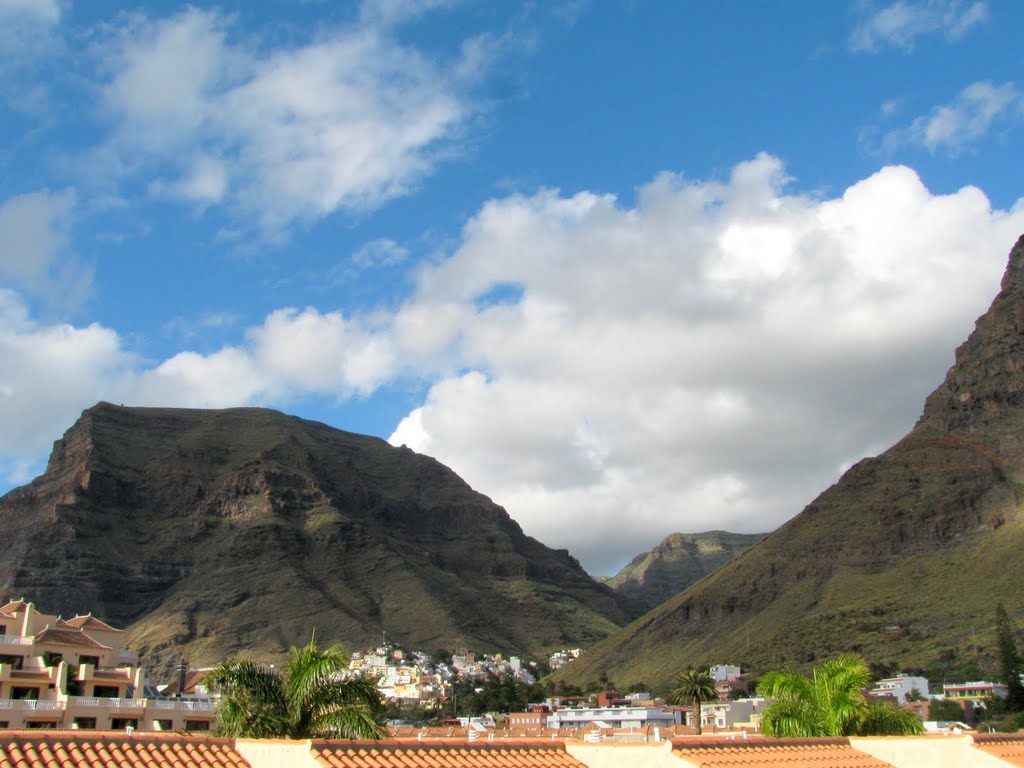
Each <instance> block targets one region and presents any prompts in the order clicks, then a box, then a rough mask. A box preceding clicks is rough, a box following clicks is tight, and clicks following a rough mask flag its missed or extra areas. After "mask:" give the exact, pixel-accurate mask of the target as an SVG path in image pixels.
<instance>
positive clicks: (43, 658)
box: [0, 600, 215, 731]
mask: <svg viewBox="0 0 1024 768" xmlns="http://www.w3.org/2000/svg"><path fill="white" fill-rule="evenodd" d="M138 662H139V657H138V654H137V653H135V652H134V651H130V650H128V649H126V648H124V632H123V631H122V630H120V629H116V628H115V627H112V626H110V625H109V624H107V623H106V622H104V621H101V620H100V619H97V618H96V617H94V616H92V615H85V616H75V617H74V618H72V619H67V620H64V619H62V618H60V617H59V616H52V615H49V614H45V613H42V612H40V611H38V610H37V609H36V607H35V605H34V604H33V603H31V602H26V601H25V600H15V601H12V602H9V603H7V604H6V605H4V606H3V607H2V608H0V728H78V729H90V730H92V729H100V730H103V729H117V730H120V729H124V728H127V727H131V728H134V729H142V730H192V731H199V730H209V729H210V728H211V727H212V726H213V723H214V710H215V708H214V705H213V703H212V702H210V701H208V700H207V701H185V700H174V699H149V698H146V696H145V694H144V691H145V678H144V675H143V670H142V668H141V667H140V666H139V663H138Z"/></svg>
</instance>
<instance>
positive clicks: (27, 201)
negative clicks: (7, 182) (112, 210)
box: [0, 190, 92, 307]
mask: <svg viewBox="0 0 1024 768" xmlns="http://www.w3.org/2000/svg"><path fill="white" fill-rule="evenodd" d="M74 205H75V194H74V192H72V191H71V190H64V191H62V192H50V191H48V190H43V191H40V192H31V193H28V194H24V195H16V196H14V197H10V198H8V199H7V200H5V201H3V203H0V277H2V278H3V279H4V281H5V282H6V283H7V285H9V286H11V287H14V288H18V289H20V290H22V291H23V292H25V293H26V294H28V295H30V296H33V297H35V298H40V299H43V300H44V301H46V302H48V303H54V304H55V303H58V302H59V303H60V304H61V305H62V306H64V307H74V306H77V305H78V304H79V303H80V302H81V301H82V300H83V299H84V298H86V297H87V296H88V294H89V291H90V286H91V281H92V274H91V271H90V270H89V269H88V268H86V267H85V266H84V265H81V264H80V263H79V262H78V261H77V259H76V258H75V256H74V254H73V252H72V251H71V244H70V226H71V215H72V211H73V209H74Z"/></svg>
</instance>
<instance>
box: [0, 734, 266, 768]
mask: <svg viewBox="0 0 1024 768" xmlns="http://www.w3.org/2000/svg"><path fill="white" fill-rule="evenodd" d="M165 766H166V767H167V768H171V767H172V766H173V768H249V763H248V762H246V761H245V759H244V758H242V756H241V755H239V754H238V752H236V751H235V750H234V748H233V746H232V743H231V741H229V740H227V739H212V738H202V737H183V736H181V735H177V734H166V735H165V736H161V735H149V734H147V735H145V736H139V735H133V736H130V737H129V736H126V735H125V734H123V733H117V734H112V733H96V732H92V733H89V734H88V735H83V734H75V733H63V732H61V733H57V732H53V731H51V732H48V733H43V734H40V733H39V732H35V733H33V732H31V731H11V732H9V733H5V734H4V738H3V739H2V740H0V768H164V767H165Z"/></svg>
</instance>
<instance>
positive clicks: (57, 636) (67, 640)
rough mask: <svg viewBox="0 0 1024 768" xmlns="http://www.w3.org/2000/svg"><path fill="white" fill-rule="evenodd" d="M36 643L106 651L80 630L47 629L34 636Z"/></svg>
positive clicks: (103, 646)
mask: <svg viewBox="0 0 1024 768" xmlns="http://www.w3.org/2000/svg"><path fill="white" fill-rule="evenodd" d="M36 642H37V643H52V644H54V645H76V646H80V647H83V648H99V649H104V650H107V649H108V646H106V645H102V644H101V643H97V642H96V641H95V640H93V639H92V638H91V637H89V636H88V635H87V634H85V632H83V631H82V630H80V629H57V628H55V627H47V628H46V629H44V630H43V631H42V632H40V633H39V634H38V635H36Z"/></svg>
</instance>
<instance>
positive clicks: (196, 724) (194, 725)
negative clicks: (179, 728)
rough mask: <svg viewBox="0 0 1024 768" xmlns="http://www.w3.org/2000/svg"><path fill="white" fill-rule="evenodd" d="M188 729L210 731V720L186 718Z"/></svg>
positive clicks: (186, 728)
mask: <svg viewBox="0 0 1024 768" xmlns="http://www.w3.org/2000/svg"><path fill="white" fill-rule="evenodd" d="M185 730H186V731H208V730H210V721H209V720H186V721H185Z"/></svg>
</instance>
